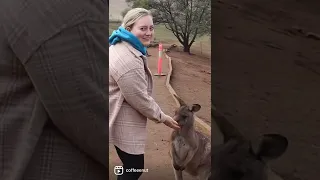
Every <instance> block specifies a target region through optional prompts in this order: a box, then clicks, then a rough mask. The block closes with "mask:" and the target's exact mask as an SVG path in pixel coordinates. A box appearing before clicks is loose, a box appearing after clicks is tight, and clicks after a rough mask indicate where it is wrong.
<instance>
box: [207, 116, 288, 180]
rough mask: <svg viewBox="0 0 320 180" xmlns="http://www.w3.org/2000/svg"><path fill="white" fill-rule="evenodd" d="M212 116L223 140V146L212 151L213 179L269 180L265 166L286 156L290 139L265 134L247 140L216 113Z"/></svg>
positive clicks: (278, 135)
mask: <svg viewBox="0 0 320 180" xmlns="http://www.w3.org/2000/svg"><path fill="white" fill-rule="evenodd" d="M211 113H212V114H211V116H212V118H213V119H214V121H216V123H217V125H218V127H219V128H220V130H221V132H222V134H223V136H224V143H223V144H222V145H219V146H218V147H216V148H215V147H214V148H213V152H212V160H213V161H212V170H213V172H212V176H211V178H210V179H211V180H258V179H259V180H267V169H266V167H267V165H266V163H267V162H268V160H271V159H276V158H278V157H280V156H281V155H283V153H284V152H285V151H286V149H287V147H288V140H287V138H286V137H284V136H282V135H280V134H264V135H262V136H260V137H258V138H256V139H253V140H247V139H246V138H244V137H243V136H242V135H241V134H240V133H239V131H237V130H236V129H235V127H234V126H232V125H231V124H230V123H229V122H228V121H227V120H226V119H225V118H223V117H222V116H220V115H217V112H216V111H215V110H212V111H211Z"/></svg>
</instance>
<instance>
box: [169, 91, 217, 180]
mask: <svg viewBox="0 0 320 180" xmlns="http://www.w3.org/2000/svg"><path fill="white" fill-rule="evenodd" d="M176 98H177V99H178V100H179V102H180V105H181V106H180V108H179V109H177V110H176V112H175V116H174V119H175V120H176V121H177V122H178V123H179V125H180V127H181V129H180V130H178V131H173V132H172V134H171V139H170V145H171V149H170V155H171V158H172V166H173V169H174V173H175V179H176V180H183V177H182V171H185V172H187V173H189V174H190V175H192V176H195V177H197V179H199V180H207V179H208V177H209V176H210V174H211V142H210V139H209V138H208V137H207V136H205V135H204V134H202V133H201V132H198V131H196V130H195V128H194V117H193V115H194V113H195V112H197V111H199V110H200V108H201V106H200V105H199V104H193V105H192V106H188V105H186V104H185V103H184V102H183V101H182V100H181V99H180V98H179V97H177V96H176Z"/></svg>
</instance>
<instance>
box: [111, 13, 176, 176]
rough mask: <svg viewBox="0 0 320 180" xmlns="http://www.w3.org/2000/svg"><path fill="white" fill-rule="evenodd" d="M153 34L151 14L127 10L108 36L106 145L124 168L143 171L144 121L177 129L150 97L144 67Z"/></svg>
mask: <svg viewBox="0 0 320 180" xmlns="http://www.w3.org/2000/svg"><path fill="white" fill-rule="evenodd" d="M153 35H154V25H153V19H152V15H151V13H150V11H148V10H146V9H143V8H135V9H132V10H130V11H129V12H128V13H127V14H126V15H125V17H124V18H123V22H122V25H121V26H120V27H119V29H117V30H116V31H114V32H113V33H112V34H111V36H110V37H109V43H110V45H111V46H110V47H109V136H110V137H109V142H110V143H112V144H113V145H114V146H115V148H116V150H117V153H118V156H119V158H120V159H121V161H122V163H123V167H124V169H131V168H135V169H143V168H144V153H145V143H146V135H147V130H146V125H147V119H150V120H152V121H154V122H156V123H164V124H165V125H166V126H168V127H170V128H173V129H179V126H178V124H177V122H176V121H174V120H173V119H172V118H171V117H170V116H168V115H166V114H165V113H164V112H163V111H162V110H161V108H160V107H159V105H158V104H157V103H156V102H155V100H154V99H153V98H152V97H151V94H152V90H153V79H152V74H151V72H150V70H149V68H148V66H147V58H146V55H147V52H146V49H147V48H146V46H148V45H149V44H150V42H151V40H152V38H153ZM141 174H142V173H129V174H126V171H125V170H124V174H123V175H122V176H118V179H138V178H139V177H140V176H141Z"/></svg>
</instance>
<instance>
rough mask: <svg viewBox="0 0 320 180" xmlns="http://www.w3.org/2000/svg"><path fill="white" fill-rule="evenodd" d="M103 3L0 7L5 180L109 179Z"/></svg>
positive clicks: (0, 138)
mask: <svg viewBox="0 0 320 180" xmlns="http://www.w3.org/2000/svg"><path fill="white" fill-rule="evenodd" d="M107 10H108V6H107V3H106V1H102V0H91V1H88V0H63V1H60V0H45V1H43V0H10V1H0V179H1V180H22V179H23V180H73V179H75V180H106V179H108V173H107V172H108V171H107V166H108V142H107V141H108V138H107V137H108V134H107V132H108V129H107V121H108V119H107V118H108V115H107V111H108V108H107V81H106V79H107V61H106V60H107V58H108V53H107V48H106V47H107V45H108V40H107V32H108V24H107V23H108V21H107V17H108V11H107Z"/></svg>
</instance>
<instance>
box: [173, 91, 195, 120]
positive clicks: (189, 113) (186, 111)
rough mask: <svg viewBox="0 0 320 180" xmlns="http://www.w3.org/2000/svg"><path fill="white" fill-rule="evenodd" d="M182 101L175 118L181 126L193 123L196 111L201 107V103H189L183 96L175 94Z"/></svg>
mask: <svg viewBox="0 0 320 180" xmlns="http://www.w3.org/2000/svg"><path fill="white" fill-rule="evenodd" d="M174 96H175V97H176V98H177V100H178V101H179V103H180V107H179V108H177V109H176V110H175V112H174V116H173V119H174V120H175V121H177V122H178V124H179V126H186V125H193V122H194V117H193V115H194V113H195V112H198V111H199V110H200V109H201V106H200V105H199V104H192V105H191V106H190V105H187V104H186V103H185V102H184V101H183V100H182V99H181V98H179V97H178V96H176V95H174Z"/></svg>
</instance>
